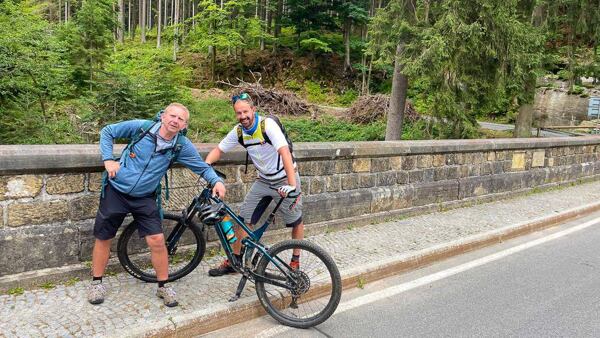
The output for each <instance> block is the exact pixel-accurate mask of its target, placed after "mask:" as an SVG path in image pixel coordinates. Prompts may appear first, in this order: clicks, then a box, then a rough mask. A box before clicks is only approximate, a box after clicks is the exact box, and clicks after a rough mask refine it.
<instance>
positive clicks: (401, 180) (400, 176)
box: [396, 171, 409, 184]
mask: <svg viewBox="0 0 600 338" xmlns="http://www.w3.org/2000/svg"><path fill="white" fill-rule="evenodd" d="M396 182H397V183H398V184H407V183H409V182H408V172H406V171H399V172H398V173H397V175H396Z"/></svg>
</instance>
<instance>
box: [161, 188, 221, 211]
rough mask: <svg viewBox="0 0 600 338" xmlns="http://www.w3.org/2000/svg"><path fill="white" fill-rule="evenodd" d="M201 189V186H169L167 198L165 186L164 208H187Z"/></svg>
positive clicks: (178, 209) (176, 209) (163, 195)
mask: <svg viewBox="0 0 600 338" xmlns="http://www.w3.org/2000/svg"><path fill="white" fill-rule="evenodd" d="M201 189H202V188H201V187H199V186H193V187H176V188H169V199H167V195H166V190H165V189H164V188H163V190H162V206H163V209H164V210H175V211H180V210H182V209H183V208H186V207H187V206H188V205H190V203H191V202H192V199H193V198H194V196H196V195H197V194H198V193H199V192H200V191H201ZM228 193H229V192H228Z"/></svg>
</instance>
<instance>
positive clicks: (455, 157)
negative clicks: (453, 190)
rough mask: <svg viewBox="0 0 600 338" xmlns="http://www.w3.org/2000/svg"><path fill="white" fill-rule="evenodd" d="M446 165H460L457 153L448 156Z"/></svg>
mask: <svg viewBox="0 0 600 338" xmlns="http://www.w3.org/2000/svg"><path fill="white" fill-rule="evenodd" d="M446 164H447V165H455V164H459V159H458V154H457V153H449V154H446Z"/></svg>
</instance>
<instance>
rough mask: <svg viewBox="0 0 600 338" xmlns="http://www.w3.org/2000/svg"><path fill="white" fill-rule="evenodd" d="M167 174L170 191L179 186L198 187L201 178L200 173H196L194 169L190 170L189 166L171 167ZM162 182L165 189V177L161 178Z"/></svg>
mask: <svg viewBox="0 0 600 338" xmlns="http://www.w3.org/2000/svg"><path fill="white" fill-rule="evenodd" d="M167 175H168V176H169V193H171V190H174V189H178V188H189V187H197V186H198V182H199V181H198V179H199V178H200V177H199V176H198V175H196V174H195V173H194V172H193V171H191V170H189V169H188V168H181V167H180V168H173V169H169V171H168V172H167ZM200 182H202V183H203V184H204V179H201V181H200ZM161 184H162V187H163V189H164V188H165V180H164V178H163V179H162V180H161Z"/></svg>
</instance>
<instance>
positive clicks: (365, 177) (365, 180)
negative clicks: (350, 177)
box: [358, 174, 377, 188]
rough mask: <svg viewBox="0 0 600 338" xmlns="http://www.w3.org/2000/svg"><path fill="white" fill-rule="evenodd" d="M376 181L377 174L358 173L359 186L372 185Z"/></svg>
mask: <svg viewBox="0 0 600 338" xmlns="http://www.w3.org/2000/svg"><path fill="white" fill-rule="evenodd" d="M376 182H377V174H359V175H358V186H359V187H361V188H370V187H374V186H375V183H376Z"/></svg>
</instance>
